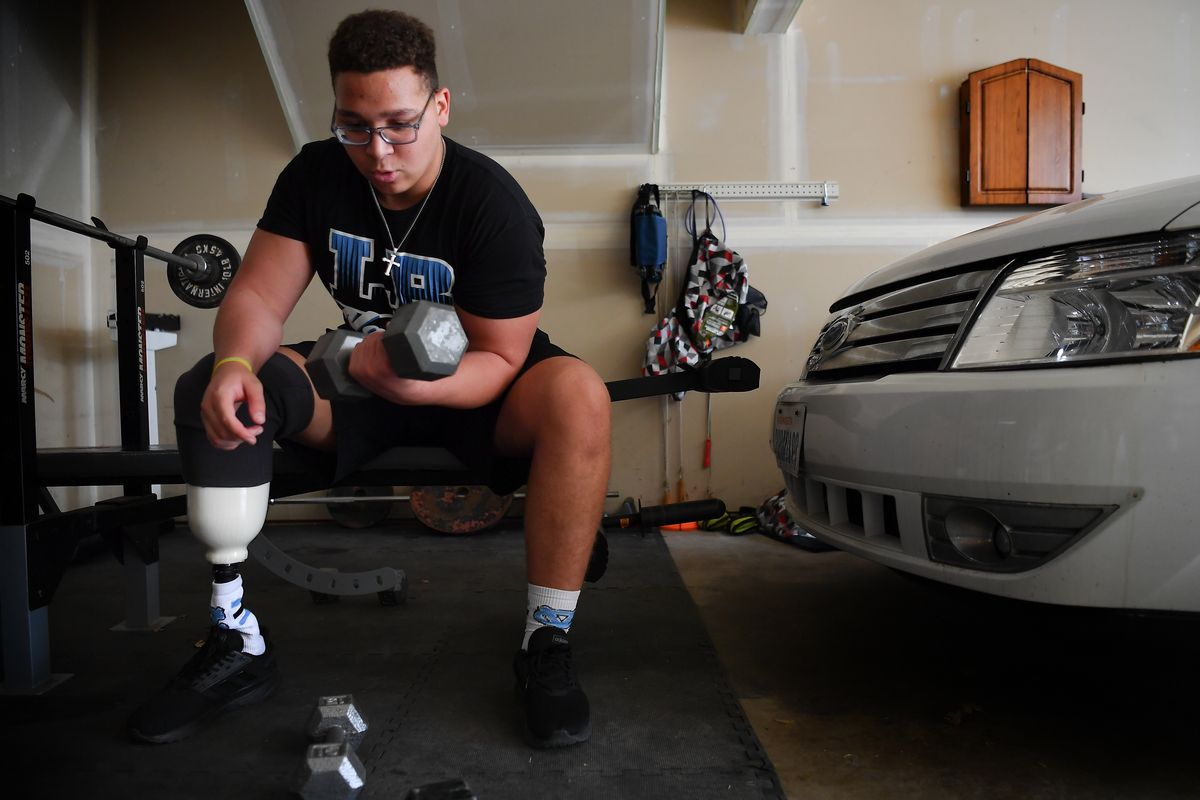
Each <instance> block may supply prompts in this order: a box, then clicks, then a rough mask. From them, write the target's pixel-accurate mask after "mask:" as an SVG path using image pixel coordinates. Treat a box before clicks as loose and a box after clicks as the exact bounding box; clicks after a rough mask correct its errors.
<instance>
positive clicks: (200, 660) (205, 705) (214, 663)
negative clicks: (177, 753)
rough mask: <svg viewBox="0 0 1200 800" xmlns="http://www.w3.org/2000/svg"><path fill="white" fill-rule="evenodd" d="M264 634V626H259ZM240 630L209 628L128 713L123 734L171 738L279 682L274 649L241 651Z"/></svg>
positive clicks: (258, 696)
mask: <svg viewBox="0 0 1200 800" xmlns="http://www.w3.org/2000/svg"><path fill="white" fill-rule="evenodd" d="M263 638H264V639H265V638H266V631H263ZM243 641H244V640H243V638H242V634H240V633H238V632H237V631H231V630H228V629H227V628H218V627H215V626H214V627H213V628H211V629H210V630H209V633H208V638H207V639H206V640H205V641H203V642H197V643H196V644H197V646H198V647H200V650H199V651H198V652H197V653H196V654H195V655H194V656H192V657H191V659H190V660H189V661H188V662H187V664H184V666H183V669H182V670H180V671H179V674H178V675H176V676H175V677H174V678H173V679H172V680H171V682H170V683H168V684H167V685H166V686H165V687H163V688H162V689H161V690H160V691H159V692H158V693H156V694H155V695H154V696H153V697H151V698H150V699H149V700H147V701H146V702H145V703H144V704H143V705H142V707H141V708H139V709H138V710H137V711H135V712H133V716H132V717H130V718H129V734H130V735H131V736H132V737H133V738H134V739H136V740H138V741H142V742H153V743H155V744H163V743H166V742H177V741H179V740H180V739H184V738H186V737H188V736H191V735H192V734H193V733H195V732H196V731H197V730H198V729H199V728H200V727H201V726H202V725H204V724H205V723H207V722H209V721H210V720H212V719H213V718H214V717H216V716H217V715H218V714H220V713H221V712H223V711H226V710H228V709H232V708H237V707H239V706H246V705H250V704H251V703H257V702H258V701H260V700H262V699H264V698H266V696H267V695H269V694H270V693H271V692H272V691H273V690H274V689H275V687H276V686H277V685H278V684H279V670H278V668H277V667H276V664H275V648H274V647H272V646H271V642H270V640H268V641H267V650H266V652H265V653H263V654H262V655H261V656H252V655H249V654H247V653H243V652H242V643H243Z"/></svg>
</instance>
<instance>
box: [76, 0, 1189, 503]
mask: <svg viewBox="0 0 1200 800" xmlns="http://www.w3.org/2000/svg"><path fill="white" fill-rule="evenodd" d="M103 5H104V11H105V13H104V14H103V15H101V21H100V23H99V30H98V34H99V38H98V47H99V70H98V74H99V97H98V108H99V125H98V131H99V133H98V138H97V150H98V158H97V161H98V164H99V170H98V172H99V190H100V191H99V205H98V209H97V213H99V214H100V215H101V216H103V217H104V219H105V220H106V221H107V222H108V223H109V225H110V226H111V227H113V228H114V229H118V230H125V231H127V232H146V233H148V234H150V235H151V238H152V241H153V243H154V244H156V245H158V246H162V247H165V248H167V249H169V248H170V247H172V246H173V245H174V244H175V243H176V242H177V241H178V240H179V239H181V238H182V237H183V236H185V235H188V234H191V233H196V232H200V231H206V232H212V233H217V234H219V235H224V236H226V237H227V238H229V239H230V241H232V242H233V243H234V244H235V245H237V246H238V247H239V248H244V246H245V243H246V241H247V240H248V237H249V234H250V231H251V230H252V228H253V224H254V222H255V221H256V220H257V217H258V215H259V213H260V211H261V207H262V204H263V202H264V200H265V198H266V195H267V193H268V191H269V190H270V187H271V184H272V182H273V178H274V175H275V173H276V172H277V171H278V169H279V168H280V167H281V166H282V165H283V164H284V163H285V162H286V160H287V159H288V158H289V157H290V155H291V152H292V145H291V142H290V139H289V136H288V132H287V128H286V125H285V124H284V120H283V118H282V116H281V112H280V109H279V105H278V102H277V101H276V99H275V95H274V90H273V88H272V86H271V82H270V78H269V76H268V74H267V70H266V67H265V65H264V63H263V59H262V57H261V55H260V53H259V50H258V46H257V42H256V40H255V37H254V34H253V31H252V29H251V26H250V22H249V19H248V15H247V13H246V11H245V10H244V8H243V6H242V5H241V4H240V3H236V2H231V0H221V1H220V2H213V3H204V4H199V3H193V4H186V5H184V4H164V3H150V2H146V1H145V0H118V2H106V3H104V4H103ZM735 6H736V3H734V2H732V1H731V0H712V2H701V1H700V0H690V1H689V2H684V1H683V0H678V1H677V0H669V2H668V3H667V30H666V39H665V42H666V52H665V59H664V87H663V109H664V114H663V119H662V141H661V149H660V152H659V153H658V154H657V155H653V156H651V155H648V154H631V155H628V156H620V155H611V154H606V155H589V154H586V153H581V154H578V155H554V156H537V155H523V156H513V155H498V156H497V157H498V159H499V160H501V162H502V163H504V164H505V165H506V166H508V167H509V168H510V169H511V170H512V171H513V173H514V174H515V175H516V176H517V178H518V180H520V181H521V182H522V183H523V185H524V186H525V187H526V189H527V191H528V192H529V194H530V196H531V197H532V199H533V201H534V203H535V204H536V205H537V206H538V208H539V209H540V210H541V212H542V214H543V216H544V218H545V220H546V224H547V247H548V253H547V255H548V259H549V262H550V279H549V282H548V286H547V303H546V307H545V311H544V325H543V327H545V328H546V330H548V331H549V332H550V334H551V336H552V337H553V338H554V339H555V340H557V341H559V342H560V343H562V344H563V345H564V346H566V347H567V348H568V349H571V350H572V351H574V352H576V353H578V354H579V355H581V356H583V357H585V358H586V359H588V360H589V361H590V362H591V363H593V364H594V365H595V366H596V368H597V369H598V370H599V371H600V372H601V374H602V375H603V376H604V377H605V378H607V379H617V378H624V377H630V376H633V375H636V374H637V373H638V370H639V368H640V365H641V361H642V357H643V352H644V342H645V339H646V337H647V335H648V334H649V331H650V328H651V326H652V324H653V322H654V321H655V320H654V319H653V318H652V317H649V316H646V315H643V314H641V313H640V300H639V298H638V285H637V281H636V279H635V277H634V275H633V273H632V271H631V270H630V269H629V267H628V266H626V253H625V248H626V239H627V232H626V219H627V214H628V207H629V204H630V202H631V201H632V192H633V189H634V188H635V187H636V186H637V184H639V183H641V182H644V181H647V180H656V181H659V182H662V183H666V182H693V181H698V182H701V181H702V182H713V181H790V180H810V179H815V180H833V181H837V182H838V183H839V184H840V188H841V199H840V200H838V201H836V202H835V203H834V204H833V205H832V206H831V207H828V208H821V207H818V206H816V205H814V204H808V203H804V202H797V201H792V202H780V203H743V204H741V205H739V204H738V203H736V202H727V203H725V204H724V209H725V213H726V218H727V222H728V232H729V235H728V241H729V243H730V244H731V245H732V246H734V247H735V248H737V249H738V250H739V251H740V252H742V253H743V255H744V256H745V257H746V260H747V263H748V265H749V268H750V275H751V280H752V282H753V283H754V284H755V285H756V286H758V287H760V288H761V289H763V291H765V292H766V294H767V296H768V298H769V300H770V308H769V310H768V312H767V314H766V316H765V317H764V319H763V333H764V335H763V337H762V338H761V339H758V340H755V341H753V342H751V343H748V344H747V345H744V346H742V347H741V348H739V349H738V350H734V351H730V352H731V354H737V355H744V356H747V357H749V358H752V359H754V360H755V361H756V362H757V363H759V364H760V365H761V366H762V368H763V380H762V388H761V389H760V390H759V391H757V392H754V393H751V394H746V395H725V396H716V397H714V398H713V403H712V407H713V436H714V459H713V461H714V464H713V468H712V470H711V472H705V471H704V470H702V469H701V468H700V454H701V450H702V446H703V438H704V414H705V403H704V398H703V397H701V396H694V395H693V396H689V397H688V398H687V399H686V400H685V402H684V404H683V416H684V422H685V429H684V435H683V439H682V446H683V452H684V476H685V480H686V483H687V487H688V492H689V494H690V495H691V496H693V497H697V496H702V495H704V494H707V493H709V492H710V491H711V493H712V494H713V495H714V496H718V497H721V498H723V499H725V501H726V502H727V503H728V504H729V505H731V506H735V507H736V506H738V505H742V504H756V503H758V502H760V501H761V500H762V499H764V498H765V497H766V496H768V495H769V494H771V493H773V492H775V491H777V490H778V488H779V485H780V481H779V478H778V474H777V472H776V470H775V468H774V466H773V462H772V458H771V454H770V451H769V448H768V446H767V437H768V428H769V422H770V411H771V406H772V403H773V399H774V396H775V394H776V392H777V391H778V389H779V388H780V387H781V386H782V385H783V384H784V383H786V382H787V381H788V380H791V379H793V378H794V377H795V376H796V375H797V374H798V373H799V370H800V366H801V363H802V361H803V358H804V356H805V354H806V352H807V349H808V346H809V344H810V343H811V341H812V339H813V338H814V336H815V334H816V332H817V330H818V329H819V327H820V325H821V323H822V321H823V318H824V315H825V309H826V308H827V307H828V305H829V304H830V302H831V301H832V300H833V299H834V298H835V297H836V295H837V293H838V291H839V290H840V289H841V288H842V287H844V286H846V285H848V284H850V283H852V282H853V281H855V280H857V279H858V278H859V277H861V276H863V275H865V274H866V273H868V272H870V271H872V270H874V269H875V268H877V267H879V266H882V265H883V264H885V263H887V262H889V261H891V260H893V259H895V258H897V257H900V256H902V255H904V254H906V253H909V252H911V251H913V250H915V249H917V248H919V247H921V246H923V245H925V244H930V243H933V242H935V241H938V240H940V239H943V238H946V237H949V236H952V235H956V234H958V233H961V232H965V231H967V230H971V229H973V228H977V227H980V226H982V225H985V224H990V223H991V222H993V221H997V220H999V219H1002V218H1004V217H1007V216H1010V215H1012V214H1014V213H1017V212H1019V211H1021V212H1023V211H1025V210H1027V209H1010V210H994V209H992V210H980V209H971V210H962V209H960V208H959V207H958V204H957V203H958V201H957V177H956V176H957V169H958V165H957V135H958V131H957V125H958V123H957V116H956V112H955V96H956V92H957V89H958V85H959V83H960V82H961V81H962V80H963V79H964V78H965V76H966V74H967V72H969V71H971V70H975V69H979V68H982V67H986V66H989V65H992V64H995V63H998V62H1001V61H1005V60H1009V59H1012V58H1018V57H1036V58H1041V59H1044V60H1047V61H1050V62H1051V63H1054V64H1058V65H1060V66H1063V67H1066V68H1068V69H1071V70H1074V71H1077V72H1081V73H1082V74H1083V76H1084V95H1085V100H1086V101H1087V110H1088V113H1087V115H1086V116H1085V117H1084V123H1083V125H1084V127H1083V158H1084V167H1085V169H1086V171H1087V181H1086V183H1085V184H1084V189H1085V191H1087V192H1101V191H1108V190H1113V189H1118V188H1122V187H1125V186H1130V185H1136V184H1139V183H1145V182H1149V181H1154V180H1159V179H1165V178H1168V177H1172V176H1177V175H1183V174H1191V173H1196V172H1200V152H1198V151H1197V149H1196V148H1195V147H1194V144H1193V143H1192V142H1193V140H1194V132H1195V131H1196V130H1197V129H1200V104H1197V103H1195V95H1196V90H1197V88H1198V87H1197V86H1196V83H1197V80H1198V76H1200V55H1198V53H1200V50H1198V49H1197V48H1195V47H1194V45H1193V42H1194V40H1195V38H1196V35H1197V34H1198V33H1200V9H1197V7H1196V4H1195V3H1194V2H1189V1H1188V0H1152V2H1146V3H1140V4H1132V3H1128V2H1123V1H1119V0H1060V1H1059V2H1056V3H1052V4H1051V3H1045V2H1038V0H1009V1H1008V2H1003V3H998V2H994V0H944V1H943V2H929V1H927V0H805V2H804V4H803V6H802V7H801V10H800V12H799V15H798V17H797V21H796V23H795V24H794V25H793V28H792V30H791V31H790V32H789V33H787V34H784V35H774V36H771V35H768V36H762V37H746V36H743V35H740V34H738V33H736V32H734V18H735ZM564 33H565V32H564ZM535 35H542V32H531V36H535ZM579 35H586V32H580V34H579ZM313 57H314V58H320V57H321V56H320V54H314V56H313ZM546 113H547V114H548V115H553V114H554V113H555V109H553V108H547V109H546ZM449 133H450V135H452V136H453V135H454V129H453V123H452V126H451V128H450V130H449ZM678 210H679V209H674V211H676V212H677V211H678ZM672 216H673V220H672V221H673V223H674V224H676V225H677V223H678V216H679V215H678V213H674V214H673V215H672ZM674 230H675V232H676V233H677V234H678V232H679V231H678V228H677V227H676V228H674ZM675 241H677V242H678V241H681V239H680V237H678V236H677V237H676V239H675ZM682 266H683V264H682V260H681V259H677V260H676V263H675V264H674V267H675V269H676V270H677V271H678V270H680V269H682ZM147 289H148V297H149V305H150V310H151V311H157V312H172V313H179V314H181V315H182V316H183V325H184V328H183V332H182V334H181V337H180V344H179V346H178V347H176V348H173V349H172V350H168V351H164V352H162V353H160V354H159V369H160V381H159V384H160V387H159V388H160V396H159V401H160V405H161V406H162V409H163V410H162V414H163V419H164V420H165V421H169V420H170V416H171V415H170V408H169V395H170V386H171V385H172V384H173V382H174V379H175V376H177V375H178V374H179V372H180V371H182V370H183V369H184V368H186V366H187V365H189V364H190V363H192V362H193V361H194V360H195V359H196V358H198V357H199V356H200V355H202V354H203V353H204V352H207V350H208V348H209V332H210V330H211V321H212V318H213V312H202V311H196V310H193V309H188V308H186V307H185V306H183V305H182V304H181V303H179V302H178V301H177V300H175V298H174V297H173V296H172V295H171V294H170V292H169V290H168V289H167V288H166V282H165V279H163V277H162V275H161V273H158V272H155V271H152V274H150V276H149V279H148V287H147ZM64 291H69V289H64ZM336 321H337V314H336V312H335V311H334V310H333V309H332V306H331V304H330V303H328V302H325V301H323V298H322V297H320V296H319V295H316V294H313V292H312V290H310V294H309V296H307V297H306V298H305V300H304V301H303V304H302V306H301V308H300V311H299V312H298V314H297V315H296V316H294V318H293V320H292V322H291V323H290V324H289V331H288V336H289V337H292V336H295V337H296V338H301V337H309V338H311V336H312V335H314V334H315V333H318V332H319V331H320V330H321V329H322V328H323V326H324V325H326V324H330V323H332V322H336ZM614 411H615V422H616V426H615V432H614V448H615V453H616V462H615V465H614V470H613V475H612V479H611V481H610V486H611V487H612V488H614V489H616V490H618V491H619V492H621V493H622V494H623V495H634V496H636V497H640V498H642V500H643V501H645V502H647V503H649V502H654V501H656V500H657V499H658V498H659V497H660V495H661V494H662V489H663V484H664V481H669V483H670V484H671V485H674V483H675V480H676V478H677V475H678V462H677V455H676V453H677V452H678V450H679V446H680V444H681V442H680V440H679V439H678V438H677V434H676V431H677V429H678V417H679V413H678V412H679V408H678V407H673V408H671V409H670V416H671V424H670V426H669V428H668V429H669V430H670V432H671V433H670V435H669V437H668V438H667V440H666V441H664V438H663V430H664V420H663V416H662V402H661V401H659V400H657V399H655V400H638V401H631V402H626V403H623V404H620V405H618V406H617V407H616V408H615V409H614ZM104 413H106V410H103V409H102V410H101V414H102V415H103V414H104ZM170 435H171V434H170V430H169V427H168V428H167V429H166V430H164V439H169V438H170ZM664 449H665V450H666V452H667V454H668V460H667V463H666V464H665V465H664V463H663V457H664Z"/></svg>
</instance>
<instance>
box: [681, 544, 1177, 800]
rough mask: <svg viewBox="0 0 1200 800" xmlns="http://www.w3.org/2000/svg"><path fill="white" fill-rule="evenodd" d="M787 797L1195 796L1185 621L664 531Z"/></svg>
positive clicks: (832, 556)
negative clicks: (1030, 598)
mask: <svg viewBox="0 0 1200 800" xmlns="http://www.w3.org/2000/svg"><path fill="white" fill-rule="evenodd" d="M664 536H665V538H666V539H667V542H668V546H669V548H670V551H671V554H672V556H673V557H674V559H675V562H676V564H677V565H678V568H679V571H680V574H681V575H682V576H683V579H684V582H685V583H686V584H687V586H688V588H689V590H690V591H691V594H692V597H693V598H694V600H695V602H696V604H697V605H698V606H699V608H700V612H701V616H702V617H703V619H704V621H705V624H706V625H707V627H708V630H709V633H710V635H711V636H712V638H713V640H714V643H715V644H716V647H717V651H718V654H719V656H720V658H721V661H722V662H723V663H724V664H725V667H726V669H727V670H728V671H729V673H730V678H731V680H732V683H733V687H734V690H735V691H736V692H737V693H738V695H739V698H740V700H741V702H742V705H743V707H744V708H745V710H746V713H747V715H748V716H749V717H750V720H751V722H752V723H753V725H754V727H755V730H756V731H757V734H758V736H759V738H760V739H761V740H762V742H763V744H764V746H765V747H766V750H767V752H768V753H769V754H770V757H771V759H772V761H773V762H774V765H775V768H776V770H777V771H778V773H779V777H780V779H781V782H782V784H783V787H784V790H785V791H786V792H787V795H788V797H790V798H839V799H843V798H848V799H854V798H907V797H920V798H1022V800H1028V799H1030V798H1072V800H1074V799H1075V798H1176V797H1178V798H1185V797H1186V798H1195V797H1200V759H1198V758H1197V755H1196V754H1197V751H1198V750H1200V715H1198V713H1197V712H1198V711H1200V679H1198V676H1200V624H1198V622H1197V621H1196V620H1195V619H1192V618H1178V617H1176V618H1161V617H1160V618H1147V617H1134V616H1129V615H1123V614H1116V613H1112V612H1104V611H1090V610H1081V609H1061V608H1055V607H1049V606H1040V605H1034V604H1027V603H1018V602H1014V601H1005V600H1001V599H998V598H992V597H989V596H985V595H978V594H975V593H969V592H963V591H958V590H953V589H947V588H945V587H940V586H936V585H932V584H926V583H922V582H918V581H915V580H913V579H910V578H907V577H905V576H902V575H900V574H898V573H896V572H893V571H891V570H889V569H886V568H884V567H881V566H879V565H876V564H873V563H871V562H868V561H865V560H862V559H858V558H855V557H853V556H850V555H848V554H845V553H841V552H829V553H808V552H806V551H804V550H801V549H799V548H797V547H794V546H791V545H787V544H784V543H782V542H777V541H775V540H772V539H768V538H767V537H765V536H761V535H757V534H754V535H748V536H740V537H731V536H728V535H726V534H721V533H715V532H706V531H697V532H686V533H664Z"/></svg>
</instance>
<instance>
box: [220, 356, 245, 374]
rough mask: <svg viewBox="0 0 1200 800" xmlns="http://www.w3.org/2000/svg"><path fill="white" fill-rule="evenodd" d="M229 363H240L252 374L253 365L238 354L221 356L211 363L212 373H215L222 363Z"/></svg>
mask: <svg viewBox="0 0 1200 800" xmlns="http://www.w3.org/2000/svg"><path fill="white" fill-rule="evenodd" d="M229 363H235V364H241V365H242V366H244V367H245V368H246V369H248V370H250V374H251V375H253V374H254V365H253V364H251V363H250V362H249V361H247V360H246V359H244V358H241V357H239V356H229V357H228V358H222V359H221V360H220V361H218V362H217V363H215V364H213V373H214V374H215V373H216V371H217V368H218V367H220V366H221V365H222V364H229Z"/></svg>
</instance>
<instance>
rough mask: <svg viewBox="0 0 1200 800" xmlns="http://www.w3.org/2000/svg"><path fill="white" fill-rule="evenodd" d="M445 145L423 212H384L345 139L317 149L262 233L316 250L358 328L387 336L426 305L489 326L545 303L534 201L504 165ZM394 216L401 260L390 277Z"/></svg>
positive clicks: (284, 187) (309, 152) (299, 161)
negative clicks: (413, 307) (403, 308)
mask: <svg viewBox="0 0 1200 800" xmlns="http://www.w3.org/2000/svg"><path fill="white" fill-rule="evenodd" d="M443 139H444V141H445V143H446V160H445V163H444V164H443V165H442V172H441V175H440V176H439V177H438V180H437V184H436V185H435V186H434V188H433V190H432V191H431V192H430V194H429V195H428V202H427V203H426V204H425V208H424V209H423V210H420V215H419V217H418V210H419V209H421V204H420V203H417V204H416V205H415V206H413V207H412V208H409V209H406V210H404V211H390V210H388V209H386V208H385V209H382V211H381V209H380V208H377V207H376V205H375V200H374V199H373V197H372V194H373V190H372V188H371V185H370V184H369V183H368V181H367V179H366V178H365V177H363V175H362V174H361V173H359V172H358V170H357V169H356V168H355V167H354V164H353V163H352V162H351V161H350V157H349V156H348V155H346V152H345V150H344V146H343V145H341V144H339V143H338V142H337V140H335V139H326V140H323V141H319V142H312V143H310V144H307V145H305V146H304V147H303V148H302V149H301V150H300V152H299V153H298V154H297V155H296V157H295V158H293V159H292V161H291V163H289V164H288V165H287V167H285V168H284V170H283V172H281V173H280V175H279V178H278V180H277V181H276V182H275V188H274V190H273V191H272V192H271V198H270V199H269V200H268V201H267V208H266V211H264V212H263V216H262V219H260V220H259V222H258V227H260V228H262V229H263V230H265V231H268V232H270V233H275V234H279V235H280V236H286V237H288V238H289V239H297V240H299V241H302V242H304V243H305V244H307V245H308V250H309V254H310V257H311V259H312V262H313V266H314V267H315V268H316V271H317V275H318V276H319V277H320V279H321V281H322V283H324V285H325V288H326V289H327V290H328V291H329V293H330V295H332V296H333V299H334V300H335V301H337V304H338V306H339V307H340V308H341V309H342V314H343V316H344V317H345V319H346V322H347V323H348V325H349V326H350V327H352V328H354V329H355V330H361V331H365V332H367V333H370V332H372V331H374V330H379V329H382V328H383V327H385V326H386V324H387V320H388V319H389V318H390V316H391V314H392V312H393V311H394V309H396V308H397V307H399V305H401V304H403V303H406V302H411V301H415V300H433V301H435V302H440V303H448V304H449V303H452V304H454V305H457V306H459V307H460V308H462V309H463V310H464V311H467V312H468V313H471V314H475V315H477V316H481V317H486V318H489V319H509V318H513V317H523V316H525V315H527V314H532V313H533V312H534V311H537V310H538V309H539V308H541V306H542V296H543V287H544V284H545V279H546V260H545V256H544V255H543V252H542V240H543V238H544V235H545V232H544V229H543V227H542V220H541V218H540V217H539V216H538V213H537V211H536V210H535V209H534V207H533V204H532V203H530V202H529V198H528V197H526V196H525V192H524V191H522V189H521V187H520V186H519V185H518V184H517V182H516V181H515V180H514V179H513V177H512V176H511V175H509V174H508V172H506V171H505V170H504V168H503V167H501V166H500V165H499V164H497V163H496V162H494V161H492V160H491V159H490V158H487V157H486V156H484V155H482V154H481V153H477V152H475V151H473V150H470V149H468V148H466V147H463V146H461V145H459V144H457V143H455V142H453V141H452V140H450V139H446V138H445V137H443ZM381 213H382V215H383V217H381ZM383 218H386V219H387V227H390V228H391V240H392V241H394V242H395V243H396V245H397V247H398V248H399V251H400V254H401V255H400V258H399V260H398V262H397V263H396V264H394V265H393V267H392V269H391V271H390V275H385V270H386V267H387V265H386V264H385V263H384V259H385V251H386V249H387V248H389V247H391V244H390V242H389V237H388V231H387V229H386V228H385V226H384V222H383ZM414 219H415V220H416V224H415V225H413V221H414ZM410 226H412V231H411V232H410V233H409V234H408V237H407V239H405V232H406V231H408V230H409V227H410ZM402 239H404V244H403V246H400V242H401V240H402Z"/></svg>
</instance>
